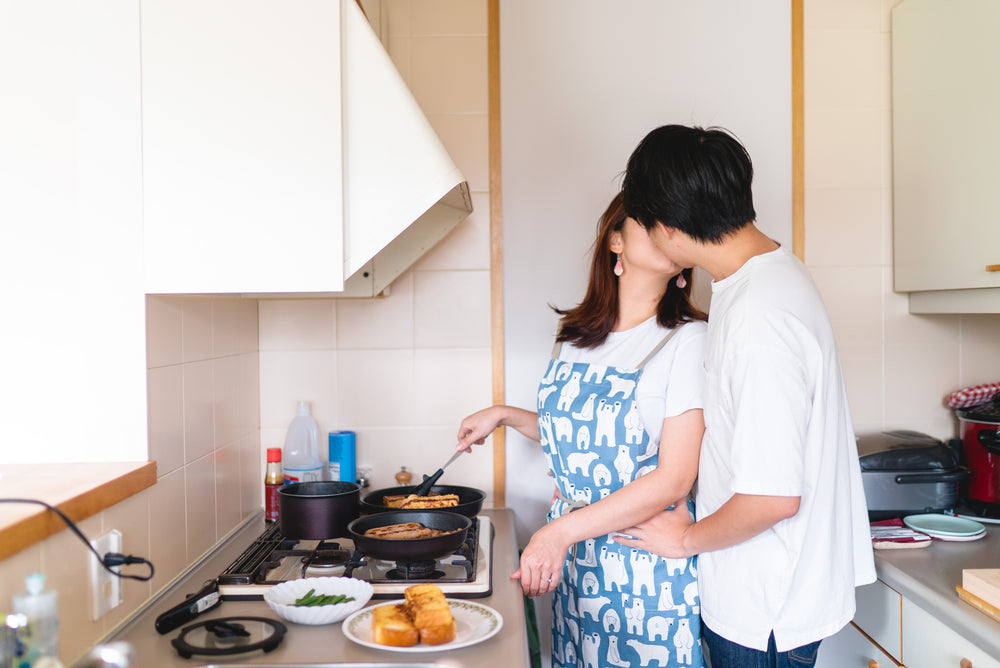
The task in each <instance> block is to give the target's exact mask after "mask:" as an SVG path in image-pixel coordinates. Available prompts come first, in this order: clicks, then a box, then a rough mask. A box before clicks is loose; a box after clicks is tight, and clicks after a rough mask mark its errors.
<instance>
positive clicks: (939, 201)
mask: <svg viewBox="0 0 1000 668" xmlns="http://www.w3.org/2000/svg"><path fill="white" fill-rule="evenodd" d="M998 32H1000V3H997V2H995V1H994V0H963V2H960V3H955V2H952V1H950V0H905V2H902V3H900V4H899V5H897V6H896V7H895V8H894V9H893V12H892V86H893V89H892V95H893V99H892V105H893V113H892V119H893V250H894V257H893V267H894V280H895V285H894V289H895V290H896V291H897V292H909V293H910V311H911V312H913V313H975V312H984V313H1000V188H997V187H996V182H997V180H998V178H1000V168H998V166H997V163H996V156H997V154H998V153H1000V128H998V127H997V124H996V118H997V116H998V115H1000V87H997V86H996V85H994V82H996V81H997V78H998V77H1000V47H998V46H997V41H996V35H997V33H998Z"/></svg>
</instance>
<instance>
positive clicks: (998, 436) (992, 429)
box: [955, 394, 1000, 510]
mask: <svg viewBox="0 0 1000 668" xmlns="http://www.w3.org/2000/svg"><path fill="white" fill-rule="evenodd" d="M955 413H956V414H957V415H958V421H959V425H960V435H961V437H962V455H963V457H964V458H965V463H966V465H967V466H968V467H969V469H970V470H971V471H972V476H971V477H970V478H969V481H968V483H967V484H966V486H965V494H964V496H965V498H966V500H967V501H968V502H969V504H970V505H977V504H979V505H984V506H985V507H986V508H988V509H992V510H1000V394H997V395H995V396H994V397H993V398H992V399H991V400H990V401H988V402H986V403H984V404H979V405H978V406H971V407H969V408H963V409H960V410H957V411H955Z"/></svg>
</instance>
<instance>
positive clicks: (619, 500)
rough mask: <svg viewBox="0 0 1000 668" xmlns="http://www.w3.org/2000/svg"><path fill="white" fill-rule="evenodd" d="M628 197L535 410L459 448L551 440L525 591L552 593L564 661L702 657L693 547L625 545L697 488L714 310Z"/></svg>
mask: <svg viewBox="0 0 1000 668" xmlns="http://www.w3.org/2000/svg"><path fill="white" fill-rule="evenodd" d="M658 233H659V231H658V230H657V229H656V228H654V229H653V230H650V231H647V230H646V229H645V228H643V227H642V226H641V225H639V224H638V223H637V222H636V221H635V220H634V219H632V218H628V217H627V216H626V215H625V211H624V207H623V205H622V197H621V195H620V194H619V195H617V196H616V197H615V198H614V199H613V200H612V202H611V204H610V205H609V206H608V208H607V210H606V211H605V212H604V215H603V216H602V217H601V221H600V227H599V229H598V234H597V239H596V241H595V243H594V252H593V260H592V263H591V269H590V277H589V283H588V286H587V292H586V295H585V296H584V298H583V301H582V302H581V303H580V304H579V305H578V306H576V307H574V308H571V309H567V310H560V309H556V312H557V313H559V314H560V316H562V317H561V319H560V322H559V329H558V332H557V334H556V345H555V349H554V350H553V354H552V360H551V361H550V362H549V365H548V368H547V370H546V372H545V374H544V376H543V377H542V380H541V383H540V385H539V391H538V404H537V410H536V411H529V410H525V409H521V408H516V407H512V406H505V405H497V406H492V407H490V408H487V409H484V410H481V411H479V412H477V413H474V414H473V415H470V416H469V417H467V418H465V420H463V421H462V424H461V426H460V427H459V431H458V446H457V447H458V448H459V449H467V448H469V447H471V446H472V444H474V443H480V444H481V443H483V441H484V439H485V438H486V437H487V436H488V435H489V434H491V433H492V432H493V430H495V429H497V428H498V427H501V426H507V427H513V428H514V429H516V430H517V431H519V432H521V433H522V434H524V435H525V436H527V437H528V438H531V439H533V440H536V441H539V443H541V445H542V448H543V449H544V451H545V453H546V455H547V456H548V460H549V471H550V473H551V475H552V476H553V478H554V480H555V485H556V492H557V493H556V495H555V497H554V499H553V502H552V507H551V509H550V511H549V515H548V522H547V523H546V525H545V526H543V527H542V528H540V529H539V530H538V531H536V532H535V534H534V535H533V536H532V538H531V540H530V541H529V543H528V545H527V546H526V547H525V549H524V551H523V552H522V555H521V563H520V568H519V569H518V570H517V571H516V572H515V573H513V574H512V577H514V578H516V579H519V580H520V583H521V588H522V590H523V591H524V593H525V595H527V596H531V597H537V596H541V595H542V594H545V593H547V592H549V591H554V592H555V596H554V601H553V628H552V665H553V667H555V668H559V667H562V666H566V667H569V666H572V667H574V668H576V666H578V665H579V666H630V665H638V664H640V663H641V664H643V665H646V664H647V663H649V661H651V660H652V658H656V659H657V660H658V664H659V665H665V666H671V667H673V666H686V667H689V668H691V667H693V668H699V667H700V666H703V665H704V661H703V658H702V654H701V640H700V638H701V628H700V619H699V616H698V610H699V601H698V588H697V582H696V581H695V577H696V564H695V558H693V557H692V558H690V559H669V560H668V559H664V558H663V557H659V556H656V555H653V554H651V553H649V552H645V551H642V550H637V549H634V548H630V547H626V546H623V545H620V544H618V543H616V542H615V541H614V536H615V535H617V532H619V531H621V530H622V529H625V528H627V527H631V526H635V525H636V524H638V523H640V522H642V521H645V520H646V519H649V518H651V517H653V516H654V515H656V514H658V513H660V512H661V511H662V510H664V509H665V508H668V507H670V506H673V505H675V504H678V503H686V504H688V505H689V508H690V510H691V512H692V513H693V505H692V504H691V502H690V500H689V498H688V496H689V492H690V490H691V487H692V485H693V484H694V481H695V478H696V476H697V470H698V454H699V449H700V445H701V437H702V434H703V432H704V430H705V424H704V420H703V417H702V406H703V402H702V391H703V386H704V377H703V376H704V371H703V367H702V350H703V347H704V339H705V322H704V321H705V314H704V313H702V312H701V311H699V310H698V309H697V308H695V307H694V306H693V305H692V303H691V300H690V294H691V285H690V280H691V274H690V270H684V271H681V267H679V266H678V265H676V264H674V263H673V262H672V261H671V260H669V259H668V258H667V257H666V256H665V255H663V254H662V253H661V252H660V251H659V250H658V249H657V247H656V244H655V240H654V239H653V238H652V235H655V234H658Z"/></svg>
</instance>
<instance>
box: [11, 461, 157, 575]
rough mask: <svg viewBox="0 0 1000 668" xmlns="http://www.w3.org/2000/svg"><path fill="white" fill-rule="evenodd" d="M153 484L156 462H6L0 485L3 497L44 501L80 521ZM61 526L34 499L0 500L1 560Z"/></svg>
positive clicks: (61, 525) (61, 526)
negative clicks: (1, 501)
mask: <svg viewBox="0 0 1000 668" xmlns="http://www.w3.org/2000/svg"><path fill="white" fill-rule="evenodd" d="M155 484H156V462H127V463H107V462H101V463H89V462H88V463H78V464H5V465H4V466H3V480H2V488H0V489H2V490H3V498H6V499H13V498H17V499H37V500H39V501H44V502H45V503H47V504H49V505H51V506H54V507H56V508H58V509H59V510H61V511H62V512H63V513H65V514H66V516H67V517H69V518H70V519H71V520H72V521H73V522H80V521H82V520H85V519H87V518H88V517H91V516H92V515H96V514H97V513H99V512H101V511H102V510H104V509H106V508H110V507H111V506H113V505H115V504H116V503H119V502H120V501H124V500H125V499H127V498H128V497H130V496H132V495H133V494H138V493H139V492H141V491H142V490H144V489H146V488H147V487H152V486H153V485H155ZM65 528H66V523H65V522H63V520H62V518H60V517H59V516H58V515H57V514H55V513H53V512H52V511H50V510H48V509H47V508H45V507H43V506H40V505H38V504H34V503H31V504H28V503H24V504H22V503H0V559H6V558H7V557H9V556H11V555H12V554H16V553H17V552H20V551H21V550H23V549H25V548H27V547H30V546H31V545H34V544H35V543H40V542H41V541H43V540H45V539H46V538H48V537H49V536H52V535H54V534H57V533H59V532H60V531H62V530H63V529H65Z"/></svg>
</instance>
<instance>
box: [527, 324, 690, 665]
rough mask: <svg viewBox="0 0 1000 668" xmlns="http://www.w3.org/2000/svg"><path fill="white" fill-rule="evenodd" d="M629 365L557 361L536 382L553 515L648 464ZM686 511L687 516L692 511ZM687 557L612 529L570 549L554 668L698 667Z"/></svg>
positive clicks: (557, 601) (556, 623) (558, 600)
mask: <svg viewBox="0 0 1000 668" xmlns="http://www.w3.org/2000/svg"><path fill="white" fill-rule="evenodd" d="M678 329H679V327H678V328H675V329H673V330H671V332H670V334H668V335H667V336H666V337H665V338H664V339H663V340H662V341H661V342H660V343H659V344H658V345H657V346H656V347H655V348H654V349H653V350H652V351H651V352H650V353H649V355H647V356H646V358H645V359H644V360H643V361H642V362H640V363H639V366H638V367H636V368H635V369H621V368H617V367H606V366H598V365H591V364H587V363H585V362H576V363H570V362H563V361H560V360H559V350H560V348H561V346H560V345H559V344H557V346H556V349H555V350H554V351H553V355H552V357H553V359H552V361H551V362H549V366H548V369H547V370H546V373H545V377H544V378H542V381H541V383H540V384H539V388H538V432H539V435H540V437H541V439H540V440H541V443H542V448H543V449H544V451H545V453H546V454H547V455H548V458H549V468H550V470H551V472H552V475H553V477H554V478H555V482H556V486H557V488H558V492H559V495H558V498H557V499H556V500H555V501H554V502H553V504H552V508H551V510H550V511H549V516H548V519H549V521H552V520H554V519H556V518H558V517H561V516H562V515H565V514H566V513H569V512H572V511H573V510H576V509H577V508H580V507H582V506H584V505H586V504H588V503H592V502H594V501H597V500H599V499H603V498H604V497H605V496H607V495H608V494H610V493H612V492H614V491H615V490H617V489H620V488H621V487H623V486H624V485H627V484H628V483H629V482H631V481H632V480H635V479H636V478H638V477H639V476H641V475H643V474H644V473H646V472H648V471H650V470H652V469H653V468H655V467H656V465H657V454H658V450H657V447H656V446H655V444H653V443H652V442H651V441H650V439H649V434H647V433H646V430H645V429H644V427H643V425H642V422H641V420H640V418H639V404H638V402H637V401H636V400H635V388H636V384H637V383H638V382H639V377H640V376H641V375H642V369H643V367H644V366H645V364H646V363H647V362H648V361H649V360H650V359H651V358H652V357H653V356H654V355H655V354H656V353H657V352H659V351H660V349H661V348H662V347H663V346H664V345H665V344H666V342H667V341H668V340H669V339H670V337H671V336H673V335H674V333H676V332H677V331H678ZM688 508H689V510H690V511H691V513H692V518H693V517H694V507H693V504H692V503H691V502H690V501H689V502H688ZM696 575H697V564H696V561H695V558H691V559H667V558H664V557H660V556H657V555H654V554H650V553H649V552H645V551H643V550H637V549H633V548H630V547H627V546H625V545H619V544H618V543H616V542H614V540H612V538H611V534H609V535H606V536H599V537H597V538H590V539H587V540H586V541H583V542H581V543H578V544H577V545H576V546H575V547H574V548H571V549H570V552H569V554H568V555H567V558H566V561H565V563H564V565H563V570H562V577H561V578H560V581H559V586H558V587H557V588H556V590H555V595H554V600H553V609H552V613H553V614H552V618H553V619H552V621H553V623H552V666H553V668H607V667H609V666H618V667H625V666H661V667H669V668H673V667H679V666H685V667H690V668H702V667H703V666H704V665H705V664H704V660H703V658H702V654H701V618H700V615H699V610H700V603H699V600H698V583H697V581H696Z"/></svg>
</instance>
